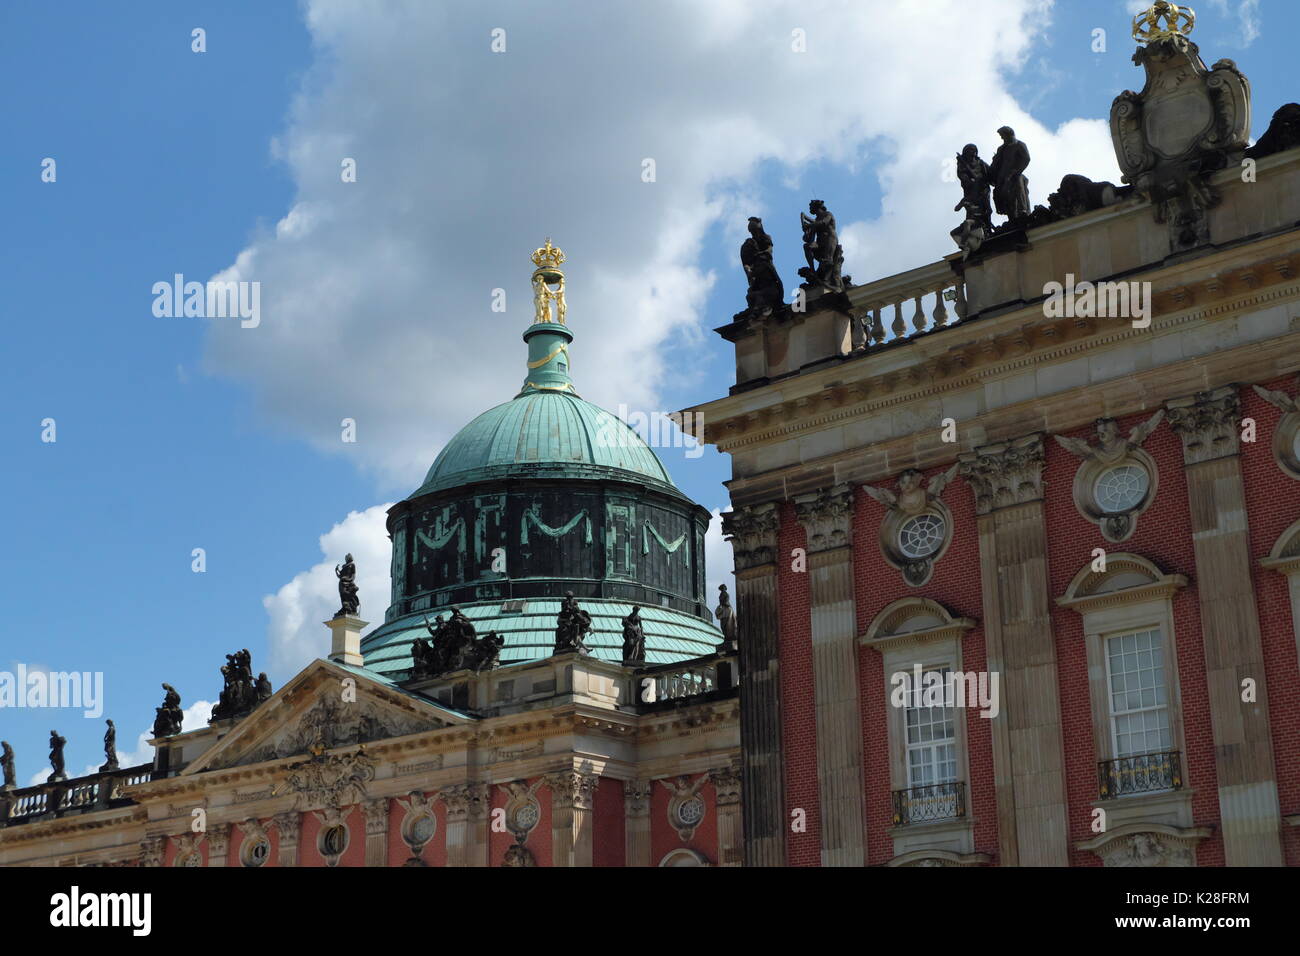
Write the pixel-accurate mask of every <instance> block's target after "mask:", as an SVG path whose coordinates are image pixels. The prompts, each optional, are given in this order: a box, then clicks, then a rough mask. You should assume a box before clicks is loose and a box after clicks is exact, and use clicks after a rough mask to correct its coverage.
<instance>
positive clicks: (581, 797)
mask: <svg viewBox="0 0 1300 956" xmlns="http://www.w3.org/2000/svg"><path fill="white" fill-rule="evenodd" d="M597 779H598V778H597V777H596V776H595V774H587V773H581V772H579V771H577V770H562V771H560V772H559V773H556V774H551V775H550V776H549V777H547V778H546V783H547V785H548V786H549V787H550V788H551V865H552V866H591V860H592V813H591V808H592V803H593V802H594V798H595V795H596V782H597Z"/></svg>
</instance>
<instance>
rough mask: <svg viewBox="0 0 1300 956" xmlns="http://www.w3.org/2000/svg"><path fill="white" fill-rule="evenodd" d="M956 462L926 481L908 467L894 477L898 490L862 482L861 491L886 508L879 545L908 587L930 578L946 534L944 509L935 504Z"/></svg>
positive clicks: (940, 505) (953, 475)
mask: <svg viewBox="0 0 1300 956" xmlns="http://www.w3.org/2000/svg"><path fill="white" fill-rule="evenodd" d="M957 468H958V465H956V464H954V465H953V466H952V467H951V468H949V469H948V470H947V471H945V472H942V473H940V474H938V475H935V476H934V477H933V478H931V479H930V481H929V483H928V484H925V483H924V476H923V475H922V474H921V473H920V472H919V471H916V470H915V469H912V468H909V469H908V470H907V471H905V472H903V473H902V474H901V475H899V476H898V490H897V491H891V490H890V489H888V488H875V487H872V486H871V485H864V486H863V489H862V490H863V491H865V492H866V493H867V494H869V495H870V496H871V497H872V498H875V499H876V500H877V501H879V502H880V503H881V504H882V505H884V506H885V508H886V514H885V520H884V521H883V522H881V525H880V548H881V551H882V552H883V553H884V555H885V560H887V561H888V562H889V563H890V564H891V565H893V566H894V567H896V568H898V570H900V571H902V572H903V579H904V580H905V581H906V582H907V583H908V584H910V585H911V586H912V587H920V586H921V585H922V584H924V583H925V582H926V581H928V580H929V579H930V574H931V573H932V572H933V570H934V562H935V560H936V559H937V558H938V557H939V555H940V553H941V552H942V551H943V549H944V547H945V544H946V542H947V540H948V537H949V518H948V513H947V510H946V509H945V508H944V507H943V506H942V504H940V503H939V496H940V495H942V494H943V490H944V488H946V487H947V486H948V483H949V482H950V481H952V480H953V478H955V477H956V476H957Z"/></svg>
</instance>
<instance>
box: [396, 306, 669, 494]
mask: <svg viewBox="0 0 1300 956" xmlns="http://www.w3.org/2000/svg"><path fill="white" fill-rule="evenodd" d="M572 339H573V336H572V333H570V332H569V330H568V329H567V328H565V327H564V326H562V325H559V324H558V323H535V324H534V325H532V326H530V327H529V328H528V329H527V330H526V331H525V332H524V341H526V342H527V343H528V354H529V362H528V378H527V379H526V380H525V381H524V385H523V388H522V390H521V391H520V392H519V394H518V395H516V396H515V397H514V398H513V399H512V400H511V401H508V402H506V403H504V404H502V405H498V406H496V407H495V408H491V409H488V411H486V412H484V413H483V414H482V415H480V416H479V417H478V418H476V419H474V420H473V421H472V422H470V423H469V424H468V425H466V426H465V427H464V428H462V429H461V430H460V431H459V432H458V433H457V434H456V436H455V437H454V438H452V440H451V441H449V442H448V443H447V445H446V447H444V448H443V450H442V452H441V454H439V455H438V457H437V459H436V460H435V461H434V463H433V467H431V468H430V469H429V473H428V474H427V475H426V476H425V478H424V483H423V484H422V485H421V486H420V487H419V489H417V490H416V492H415V493H414V494H413V495H411V497H412V498H418V497H419V496H421V495H427V494H430V493H432V492H435V491H442V490H443V489H446V488H455V487H459V486H461V485H468V484H471V483H473V482H477V481H490V480H492V479H495V478H504V477H530V478H561V479H563V478H587V479H595V480H600V479H615V480H622V481H633V482H636V483H638V484H649V485H652V486H654V487H656V488H659V489H661V490H670V491H677V486H676V485H674V484H673V481H672V479H671V478H670V477H669V476H668V472H667V470H666V469H665V468H664V466H663V463H662V462H661V461H660V460H659V456H658V455H656V454H655V453H654V451H653V450H652V449H651V448H650V446H649V445H647V444H646V443H645V441H643V440H642V438H641V436H640V435H638V434H637V433H636V431H635V430H634V429H632V428H631V427H630V426H629V425H628V424H627V423H626V422H624V421H623V420H622V419H620V418H618V417H617V416H615V415H611V414H610V413H609V412H607V411H605V410H604V409H603V408H600V407H599V406H597V405H593V404H591V403H590V402H587V401H584V400H583V399H581V398H580V397H578V394H577V392H576V391H575V390H574V387H573V382H572V381H571V380H570V379H569V361H568V358H569V349H568V346H569V342H571V341H572Z"/></svg>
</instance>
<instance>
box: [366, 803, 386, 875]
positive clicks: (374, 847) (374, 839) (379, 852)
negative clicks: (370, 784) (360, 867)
mask: <svg viewBox="0 0 1300 956" xmlns="http://www.w3.org/2000/svg"><path fill="white" fill-rule="evenodd" d="M361 814H362V816H364V817H365V820H366V866H387V865H388V798H387V797H378V798H376V799H374V800H367V801H365V802H364V803H363V804H361Z"/></svg>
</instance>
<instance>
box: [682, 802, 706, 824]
mask: <svg viewBox="0 0 1300 956" xmlns="http://www.w3.org/2000/svg"><path fill="white" fill-rule="evenodd" d="M677 819H678V821H680V822H681V823H682V825H684V826H688V827H693V826H695V825H697V824H698V823H699V822H700V821H701V820H703V819H704V801H703V800H701V799H700V798H699V797H691V798H690V799H689V800H683V801H682V802H681V803H679V804H678V805H677Z"/></svg>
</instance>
